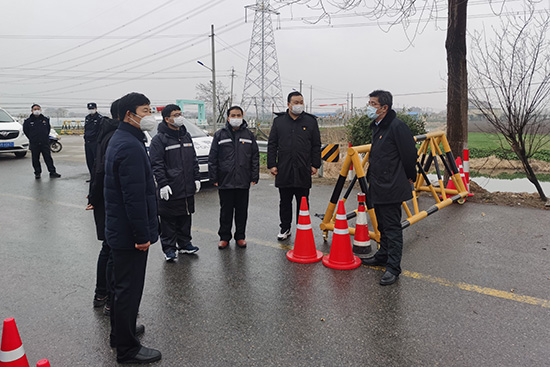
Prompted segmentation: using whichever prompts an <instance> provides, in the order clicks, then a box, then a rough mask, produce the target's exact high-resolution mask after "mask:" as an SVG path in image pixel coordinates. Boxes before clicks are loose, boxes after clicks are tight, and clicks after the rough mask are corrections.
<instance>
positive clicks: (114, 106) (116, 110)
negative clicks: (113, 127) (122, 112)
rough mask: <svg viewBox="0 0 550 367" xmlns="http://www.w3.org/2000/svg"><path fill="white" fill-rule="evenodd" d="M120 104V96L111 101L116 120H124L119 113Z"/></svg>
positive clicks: (112, 113) (113, 116) (112, 115)
mask: <svg viewBox="0 0 550 367" xmlns="http://www.w3.org/2000/svg"><path fill="white" fill-rule="evenodd" d="M119 104H120V98H119V99H117V100H116V101H114V102H113V103H111V117H112V118H113V119H115V120H122V119H121V118H120V116H119V113H118V105H119Z"/></svg>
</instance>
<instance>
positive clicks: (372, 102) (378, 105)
mask: <svg viewBox="0 0 550 367" xmlns="http://www.w3.org/2000/svg"><path fill="white" fill-rule="evenodd" d="M369 106H372V107H382V106H381V105H380V103H377V102H374V101H369Z"/></svg>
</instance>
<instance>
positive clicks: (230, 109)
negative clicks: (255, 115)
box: [227, 106, 244, 117]
mask: <svg viewBox="0 0 550 367" xmlns="http://www.w3.org/2000/svg"><path fill="white" fill-rule="evenodd" d="M233 110H239V111H241V115H244V111H243V109H242V108H241V107H239V106H231V107H229V109H228V110H227V117H229V114H230V113H231V111H233Z"/></svg>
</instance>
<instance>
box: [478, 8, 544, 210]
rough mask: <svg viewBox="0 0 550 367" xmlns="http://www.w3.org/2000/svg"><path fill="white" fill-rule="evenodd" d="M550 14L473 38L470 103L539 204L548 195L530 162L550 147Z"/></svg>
mask: <svg viewBox="0 0 550 367" xmlns="http://www.w3.org/2000/svg"><path fill="white" fill-rule="evenodd" d="M549 28H550V12H548V11H547V12H544V13H543V14H540V15H538V16H537V15H535V12H534V9H533V8H532V7H530V8H529V9H528V10H527V11H525V12H524V13H523V14H521V15H519V16H517V15H516V16H511V17H507V18H503V19H502V20H501V25H500V29H495V28H494V32H493V33H494V35H493V36H492V37H491V38H490V37H489V36H487V35H486V33H485V32H476V33H474V34H473V36H472V56H471V59H470V70H471V81H470V82H471V85H472V88H471V89H470V100H471V102H472V104H473V105H474V106H475V107H476V108H477V109H479V111H480V112H481V113H482V115H483V116H484V117H485V118H486V119H487V121H488V122H489V123H490V124H491V125H492V126H493V127H494V128H495V129H496V130H497V131H498V132H499V133H500V134H502V136H503V137H504V139H505V141H506V142H507V143H508V144H509V145H510V147H511V148H512V150H513V152H514V153H515V154H516V156H517V157H518V159H519V160H520V161H521V164H522V165H523V169H524V171H525V174H526V175H527V178H528V179H529V181H531V182H532V183H533V185H535V187H536V188H537V191H538V194H539V196H540V198H541V200H544V201H546V200H547V198H546V195H545V194H544V191H543V189H542V187H541V185H540V183H539V181H538V179H537V176H536V174H535V172H534V171H533V168H532V166H531V164H530V163H529V159H530V158H532V157H533V155H534V154H535V153H536V152H537V151H539V150H541V148H542V147H543V146H544V145H545V144H546V143H548V142H549V141H550V132H549V130H548V129H549V126H548V124H549V122H548V120H547V119H548V115H546V114H545V112H546V108H547V107H548V104H549V102H550V101H549V97H550V42H549V39H548V38H549V31H550V29H549Z"/></svg>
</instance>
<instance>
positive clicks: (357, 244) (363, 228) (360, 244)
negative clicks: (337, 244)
mask: <svg viewBox="0 0 550 367" xmlns="http://www.w3.org/2000/svg"><path fill="white" fill-rule="evenodd" d="M357 201H358V202H359V209H358V210H357V219H356V221H355V235H354V236H353V253H354V254H356V255H357V256H358V257H359V258H361V257H367V256H366V255H367V254H370V253H371V251H372V247H371V244H370V237H369V226H368V224H367V212H366V211H365V194H363V193H359V194H357Z"/></svg>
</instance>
